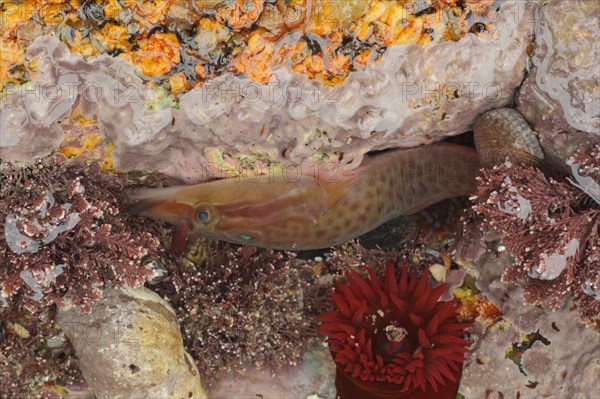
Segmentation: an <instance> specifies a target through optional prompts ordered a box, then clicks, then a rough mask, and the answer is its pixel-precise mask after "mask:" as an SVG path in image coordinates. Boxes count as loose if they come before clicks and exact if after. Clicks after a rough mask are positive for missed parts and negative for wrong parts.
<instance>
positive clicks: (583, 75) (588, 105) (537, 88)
mask: <svg viewBox="0 0 600 399" xmlns="http://www.w3.org/2000/svg"><path fill="white" fill-rule="evenodd" d="M535 19H536V41H535V52H534V56H533V57H532V63H533V68H532V71H531V73H530V74H529V75H528V76H527V79H526V80H525V82H524V83H523V86H522V87H521V89H520V93H519V96H518V98H517V109H518V110H519V111H521V113H523V115H524V116H525V119H527V121H528V122H529V123H530V124H531V125H532V126H533V128H534V129H535V130H536V131H537V132H538V134H539V139H540V144H541V146H542V148H543V149H544V152H545V153H546V157H545V158H546V159H547V160H548V161H550V162H551V163H553V164H555V166H558V167H560V168H561V169H562V170H565V168H564V160H565V158H566V157H568V156H569V155H571V154H572V153H573V152H574V151H575V150H577V149H580V148H582V147H585V146H588V145H590V144H591V143H592V142H596V143H599V142H600V114H599V110H600V88H599V86H598V81H599V80H600V68H598V59H599V58H600V44H599V43H600V42H598V40H597V38H598V35H600V28H599V26H600V25H599V19H600V3H599V2H597V1H578V2H568V1H567V2H565V1H558V0H554V1H549V2H546V3H545V4H544V6H543V7H540V8H539V12H538V13H536V18H535Z"/></svg>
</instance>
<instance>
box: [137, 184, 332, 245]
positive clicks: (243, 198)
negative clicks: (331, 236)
mask: <svg viewBox="0 0 600 399" xmlns="http://www.w3.org/2000/svg"><path fill="white" fill-rule="evenodd" d="M317 186H318V183H317V182H315V181H314V180H313V179H310V178H301V179H298V180H288V179H283V178H274V179H273V178H272V177H271V178H269V177H261V178H257V179H252V180H249V181H244V180H240V179H236V178H230V179H223V180H217V181H213V182H208V183H201V184H197V185H193V186H177V187H168V188H162V189H147V190H143V191H138V192H135V193H133V194H132V195H130V196H131V197H132V199H135V200H137V202H136V203H134V204H133V205H132V206H131V207H130V209H129V210H130V211H131V212H132V213H135V214H139V215H141V216H147V217H150V218H153V219H157V220H162V221H166V222H169V223H171V224H174V225H176V226H181V225H185V226H186V227H187V229H188V232H189V234H190V235H195V236H202V237H206V238H210V239H216V240H223V241H228V242H232V243H237V244H246V245H254V246H259V247H272V248H293V247H294V243H293V242H292V241H293V240H294V239H295V238H296V237H298V235H299V234H300V235H301V234H302V229H309V228H311V225H314V224H316V223H317V219H318V216H319V215H320V214H322V213H324V212H325V210H326V207H327V200H326V197H325V196H324V194H323V190H319V188H318V187H317Z"/></svg>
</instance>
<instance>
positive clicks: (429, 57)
mask: <svg viewBox="0 0 600 399" xmlns="http://www.w3.org/2000/svg"><path fill="white" fill-rule="evenodd" d="M534 7H535V2H520V1H507V2H504V3H503V4H502V6H501V8H500V9H499V11H498V12H497V13H493V18H494V23H493V26H494V29H495V31H494V35H493V36H494V37H493V38H492V39H481V38H479V37H477V36H475V35H474V34H468V35H467V36H465V37H464V38H463V39H461V40H460V41H458V42H451V41H449V42H444V43H439V44H434V45H430V46H427V47H422V46H418V45H408V46H395V47H390V48H389V49H387V50H386V52H385V54H384V55H383V56H382V59H381V60H380V61H379V62H377V63H370V64H369V66H368V67H367V68H366V69H365V70H364V71H356V72H352V73H351V74H350V75H349V77H348V78H347V79H346V80H345V81H344V82H343V83H342V84H341V85H339V86H335V87H315V86H314V85H313V83H314V82H309V81H308V80H306V77H305V76H304V75H299V74H294V73H290V72H289V71H288V70H287V69H286V68H284V67H282V68H280V69H278V70H277V71H275V74H274V76H273V78H272V80H271V81H270V82H269V84H266V85H260V84H256V83H253V82H251V81H250V80H248V79H246V78H244V77H234V76H232V75H230V74H224V75H222V76H219V77H218V78H217V79H214V80H213V81H211V82H207V83H206V84H204V86H203V87H202V88H197V89H194V90H192V91H190V92H188V93H186V94H185V95H183V96H182V97H181V99H180V103H179V109H176V108H172V106H171V104H170V103H169V102H168V101H162V100H161V99H159V98H157V95H158V94H157V93H156V92H150V89H149V88H148V87H147V86H144V85H143V84H142V81H141V80H140V79H139V78H138V77H137V76H135V74H134V71H133V66H131V65H129V64H126V63H124V62H123V61H122V60H116V59H114V58H111V57H108V56H104V55H103V56H98V57H90V58H89V60H88V61H84V60H83V58H82V57H81V55H78V54H71V53H69V51H68V49H67V48H66V46H65V45H64V44H61V43H59V42H58V40H57V39H56V38H50V37H43V38H40V39H38V40H36V41H35V42H34V43H33V44H32V45H30V47H29V49H28V57H29V58H31V57H35V56H40V57H42V58H43V60H42V61H40V64H39V68H38V72H37V76H39V78H38V79H40V81H41V82H43V83H44V84H45V85H46V86H44V87H50V86H52V87H54V85H50V86H48V85H49V84H51V83H55V84H57V85H58V87H61V88H64V90H62V92H61V95H53V96H51V95H47V96H38V98H37V99H35V101H33V103H32V104H30V106H29V108H27V110H28V113H29V114H31V115H34V116H35V118H34V119H32V120H27V121H25V120H24V119H23V117H22V115H21V114H20V113H17V112H16V111H15V112H7V111H10V110H11V109H12V108H11V107H12V105H10V104H13V103H15V102H17V101H21V100H20V99H19V97H20V96H23V95H24V94H23V93H20V92H17V93H13V94H10V95H9V96H8V97H7V98H6V99H5V103H6V104H8V105H6V106H5V107H4V109H2V110H0V112H1V113H2V117H1V118H2V123H3V125H6V126H13V128H12V129H9V130H6V131H5V132H4V133H3V137H2V138H3V140H2V145H1V146H0V151H1V152H0V156H1V157H2V158H3V159H9V160H26V161H27V160H30V159H31V157H32V156H39V155H42V154H43V153H44V151H43V148H40V147H39V146H38V148H35V151H34V149H32V148H29V147H28V145H27V138H28V137H29V138H30V137H31V136H30V135H28V134H24V133H23V131H25V132H29V131H31V132H32V133H33V132H34V128H35V127H36V126H37V124H36V123H37V122H36V121H40V123H42V124H43V126H44V127H47V128H49V129H54V130H56V124H57V123H58V122H59V121H60V119H61V118H62V117H64V116H65V115H66V114H68V110H69V109H70V108H71V107H72V106H77V105H78V106H79V107H80V108H81V112H82V114H83V115H85V116H87V117H89V118H92V119H97V122H98V125H99V127H100V132H101V133H102V134H104V135H105V136H106V137H108V138H109V139H110V140H111V141H112V142H113V143H114V144H115V145H116V148H117V149H116V150H115V151H114V152H113V153H112V154H111V156H112V157H113V160H114V161H115V165H116V167H117V168H120V169H128V170H131V169H141V170H157V171H160V172H164V173H166V174H168V175H171V176H174V177H178V178H180V179H182V180H184V181H186V182H193V181H201V180H206V179H208V178H210V177H211V176H214V175H217V174H218V173H219V171H216V170H215V168H213V167H211V166H214V165H218V166H220V165H226V166H227V167H228V168H229V169H231V170H230V171H233V172H235V171H236V169H237V170H238V171H239V170H243V169H252V168H254V167H255V166H256V165H255V161H262V162H263V163H265V164H267V165H269V164H272V163H273V162H275V163H285V164H287V163H291V162H296V163H300V164H301V165H302V166H306V167H308V163H312V162H314V161H315V160H319V161H322V160H325V161H331V162H339V163H340V165H341V166H342V167H345V168H353V167H356V166H357V165H358V164H360V161H361V159H362V156H363V155H364V154H365V153H366V152H368V151H370V150H378V149H385V148H392V147H412V146H416V145H419V144H424V143H431V142H434V141H437V140H440V139H442V138H443V137H445V136H451V135H456V134H459V133H462V132H465V131H467V130H469V129H470V128H471V126H472V123H473V120H474V119H475V117H476V116H477V115H479V114H481V113H482V112H484V111H485V110H487V109H490V108H498V107H502V106H506V105H507V104H509V103H510V102H512V98H513V94H514V90H515V89H516V87H517V86H518V85H519V83H520V82H521V80H522V77H523V70H524V67H525V59H526V57H527V54H526V48H527V46H528V45H529V42H530V40H531V37H532V30H533V24H532V19H531V14H532V9H533V8H534ZM490 18H492V16H490ZM482 61H485V62H482ZM61 79H62V81H61ZM63 81H64V82H63ZM61 82H62V83H61ZM35 83H37V82H36V81H34V84H35ZM30 97H33V96H31V95H30V96H29V97H27V98H26V99H25V101H30V100H28V98H30ZM159 97H160V96H159ZM163 100H164V99H163ZM13 114H14V115H15V116H13ZM17 117H18V118H17ZM15 118H17V119H18V120H17V119H15ZM34 122H35V123H34ZM18 129H21V131H19V132H17V130H18ZM53 146H55V141H52V142H49V143H48V144H47V145H45V146H44V149H45V150H46V152H48V151H50V150H51V149H52V148H53ZM239 155H243V156H247V157H246V159H248V160H250V164H244V163H243V162H241V161H240V158H239V157H238V158H237V159H236V156H239ZM209 163H212V164H209Z"/></svg>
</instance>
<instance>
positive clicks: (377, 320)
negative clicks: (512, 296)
mask: <svg viewBox="0 0 600 399" xmlns="http://www.w3.org/2000/svg"><path fill="white" fill-rule="evenodd" d="M365 270H366V271H367V273H368V274H369V280H368V281H367V280H365V279H364V278H363V277H361V276H360V274H359V273H357V272H355V271H348V272H346V274H345V276H346V280H347V285H345V284H342V283H340V282H338V283H337V285H336V289H335V290H334V291H333V292H332V293H331V297H332V301H333V305H334V307H335V310H333V311H330V312H327V313H324V314H322V315H321V316H319V317H317V320H319V321H321V322H322V325H321V327H320V328H319V330H318V331H319V332H320V333H322V334H326V335H328V339H327V342H328V343H329V348H330V350H331V354H332V357H333V359H334V361H335V363H336V365H337V375H336V388H337V390H338V395H339V396H340V397H341V398H342V399H348V398H355V397H373V398H387V397H407V398H408V397H418V398H425V397H429V396H431V397H436V398H446V397H448V398H454V397H455V395H456V391H457V390H458V382H459V380H460V375H461V372H462V363H463V361H464V354H465V353H466V352H468V349H466V348H465V347H466V346H467V345H468V344H469V342H468V341H467V340H466V339H464V336H465V335H466V334H467V330H468V329H469V327H470V326H471V324H468V323H460V322H458V320H457V319H456V311H457V309H458V307H459V305H458V302H457V301H456V300H451V301H447V302H439V301H438V300H439V298H440V296H441V295H442V293H443V292H444V290H445V289H446V284H441V285H439V286H437V287H435V288H429V287H428V286H427V276H428V274H429V270H428V268H425V270H424V271H423V273H422V275H421V277H420V278H417V271H416V270H414V271H413V272H412V273H411V274H410V275H409V272H408V267H407V265H406V263H404V264H403V265H402V268H401V272H400V280H399V281H397V280H396V276H395V267H394V264H393V263H392V262H388V264H387V271H386V274H385V277H384V279H383V281H381V280H380V279H379V278H378V277H377V275H376V274H375V271H374V270H373V269H371V268H370V267H368V266H365ZM365 395H366V396H365ZM390 395H391V396H390Z"/></svg>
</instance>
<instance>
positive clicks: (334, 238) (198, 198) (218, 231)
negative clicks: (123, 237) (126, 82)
mask: <svg viewBox="0 0 600 399" xmlns="http://www.w3.org/2000/svg"><path fill="white" fill-rule="evenodd" d="M478 169H479V158H478V155H477V153H476V151H475V150H473V149H471V148H468V147H463V146H458V145H452V144H443V143H440V144H434V145H429V146H422V147H417V148H412V149H400V150H393V151H389V152H385V153H381V154H378V155H374V156H370V157H367V158H366V159H365V160H364V161H363V163H362V164H361V165H360V166H359V167H357V168H355V169H353V170H350V171H344V172H338V173H335V171H332V170H331V169H330V168H323V169H320V170H318V171H319V173H314V172H315V171H314V170H313V171H305V172H304V174H301V175H298V176H296V175H294V176H290V175H287V176H286V175H280V176H268V175H267V176H261V177H256V178H246V179H239V178H230V179H222V180H217V181H213V182H209V183H202V184H198V185H194V186H181V187H170V188H165V189H152V190H149V191H142V192H138V193H137V195H135V196H134V198H135V199H138V200H139V202H137V203H136V204H134V205H133V206H132V208H131V210H132V211H133V212H135V213H138V214H141V215H145V216H149V217H153V218H156V219H161V220H166V221H168V222H171V223H173V224H175V225H178V226H185V227H186V228H187V229H188V231H189V233H190V234H192V235H199V236H204V237H208V238H212V239H218V240H224V241H228V242H233V243H238V244H247V245H254V246H257V247H269V248H275V249H285V250H305V249H316V248H326V247H330V246H332V245H337V244H340V243H344V242H346V241H349V240H351V239H353V238H356V237H358V236H360V235H362V234H364V233H366V232H369V231H371V230H373V229H374V228H376V227H377V226H379V225H381V224H383V223H385V222H387V221H388V220H391V219H393V218H395V217H397V216H400V215H407V214H412V213H415V212H417V211H419V210H421V209H423V208H425V207H427V206H429V205H431V204H433V203H435V202H438V201H441V200H443V199H446V198H451V197H455V196H459V195H467V194H470V193H473V192H474V191H475V188H476V183H475V177H476V174H477V171H478Z"/></svg>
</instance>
